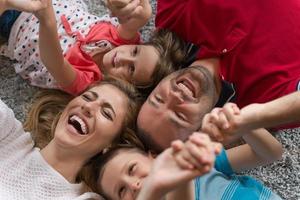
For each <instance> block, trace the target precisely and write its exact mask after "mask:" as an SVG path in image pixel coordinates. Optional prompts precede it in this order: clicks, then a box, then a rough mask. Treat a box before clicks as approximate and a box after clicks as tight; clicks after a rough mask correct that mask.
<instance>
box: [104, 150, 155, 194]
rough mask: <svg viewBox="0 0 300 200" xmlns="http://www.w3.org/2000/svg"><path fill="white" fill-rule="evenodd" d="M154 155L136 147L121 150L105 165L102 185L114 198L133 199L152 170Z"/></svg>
mask: <svg viewBox="0 0 300 200" xmlns="http://www.w3.org/2000/svg"><path fill="white" fill-rule="evenodd" d="M152 161H153V159H152V157H151V156H147V155H146V154H142V153H141V152H139V151H138V150H135V149H130V150H128V149H125V150H121V151H120V152H119V153H118V154H117V155H116V156H115V157H113V158H112V159H111V160H110V161H109V162H108V163H107V164H106V166H105V169H104V172H103V176H102V180H101V182H100V185H101V186H102V189H103V191H104V193H105V194H106V195H107V196H108V197H110V199H114V200H119V199H120V200H133V199H135V198H136V197H137V195H138V193H139V191H140V188H141V187H142V185H143V180H144V178H146V177H147V176H148V174H149V172H150V169H151V165H152Z"/></svg>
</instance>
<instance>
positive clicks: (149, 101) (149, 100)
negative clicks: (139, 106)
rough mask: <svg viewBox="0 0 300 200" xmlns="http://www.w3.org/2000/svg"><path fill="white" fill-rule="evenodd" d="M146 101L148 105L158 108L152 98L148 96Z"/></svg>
mask: <svg viewBox="0 0 300 200" xmlns="http://www.w3.org/2000/svg"><path fill="white" fill-rule="evenodd" d="M147 101H148V103H149V104H150V105H152V106H153V107H155V108H157V109H158V108H159V106H158V105H157V104H156V103H155V102H154V101H152V99H151V98H150V97H149V98H148V99H147Z"/></svg>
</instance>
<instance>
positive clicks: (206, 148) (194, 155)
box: [172, 132, 222, 175]
mask: <svg viewBox="0 0 300 200" xmlns="http://www.w3.org/2000/svg"><path fill="white" fill-rule="evenodd" d="M172 149H173V151H174V153H173V154H174V159H175V160H176V162H177V164H178V165H179V166H180V167H181V168H183V169H190V170H194V169H197V170H198V171H199V174H201V175H202V174H205V173H207V172H209V171H210V170H211V169H212V168H213V166H214V161H215V156H216V154H219V153H220V152H221V149H222V145H221V144H220V143H217V142H213V141H211V139H210V138H209V136H208V135H207V134H204V133H200V132H195V133H193V134H192V135H191V136H190V137H189V139H188V141H186V142H185V143H183V142H182V141H181V140H176V141H174V142H172Z"/></svg>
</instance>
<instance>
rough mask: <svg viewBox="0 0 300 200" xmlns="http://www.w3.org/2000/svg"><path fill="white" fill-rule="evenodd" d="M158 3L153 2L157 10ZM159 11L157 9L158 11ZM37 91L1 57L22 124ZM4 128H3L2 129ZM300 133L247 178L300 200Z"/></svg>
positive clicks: (6, 93) (99, 9)
mask: <svg viewBox="0 0 300 200" xmlns="http://www.w3.org/2000/svg"><path fill="white" fill-rule="evenodd" d="M87 2H88V5H89V7H90V9H91V12H93V13H95V14H98V15H102V14H104V13H106V12H107V11H106V9H105V8H104V7H103V3H102V1H100V0H89V1H88V0H87ZM155 3H156V2H155V1H153V0H152V4H153V8H155ZM154 10H155V9H154ZM151 29H153V19H152V20H151V22H150V23H149V24H148V25H147V26H146V27H145V28H144V29H143V30H142V35H143V38H144V40H147V38H148V37H149V34H150V31H151ZM36 91H37V89H36V88H33V87H31V86H29V85H28V84H27V83H26V82H25V81H24V80H22V79H21V78H20V77H19V76H17V75H15V72H14V70H13V68H12V66H11V61H9V60H7V59H5V58H3V57H0V97H1V99H2V100H3V101H4V102H6V103H7V104H8V105H9V106H10V107H11V108H12V109H13V110H14V111H15V114H16V117H17V118H18V119H20V120H23V119H24V112H25V105H26V102H29V101H30V99H31V97H32V95H33V94H34V93H35V92H36ZM0 128H2V127H0ZM299 133H300V129H293V130H285V131H280V132H277V133H275V134H276V137H277V138H278V140H279V141H280V142H282V144H283V146H284V149H285V152H284V156H283V159H282V160H280V161H278V162H276V163H274V164H272V165H269V166H265V167H258V168H256V169H254V170H251V171H247V172H246V174H247V175H251V176H254V177H256V178H257V179H259V180H261V181H262V182H264V183H265V185H267V186H269V187H270V188H272V189H273V190H274V191H275V192H277V193H278V194H279V195H280V196H281V197H282V198H283V199H289V200H296V199H300V151H299V147H300V134H299Z"/></svg>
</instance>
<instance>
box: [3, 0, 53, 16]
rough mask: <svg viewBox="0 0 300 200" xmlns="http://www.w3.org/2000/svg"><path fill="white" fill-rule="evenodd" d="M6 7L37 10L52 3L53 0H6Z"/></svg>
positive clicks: (29, 10)
mask: <svg viewBox="0 0 300 200" xmlns="http://www.w3.org/2000/svg"><path fill="white" fill-rule="evenodd" d="M4 2H5V8H6V9H15V10H19V11H25V12H33V13H34V12H37V11H39V10H43V9H45V8H47V7H48V6H49V5H51V0H5V1H4Z"/></svg>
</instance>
